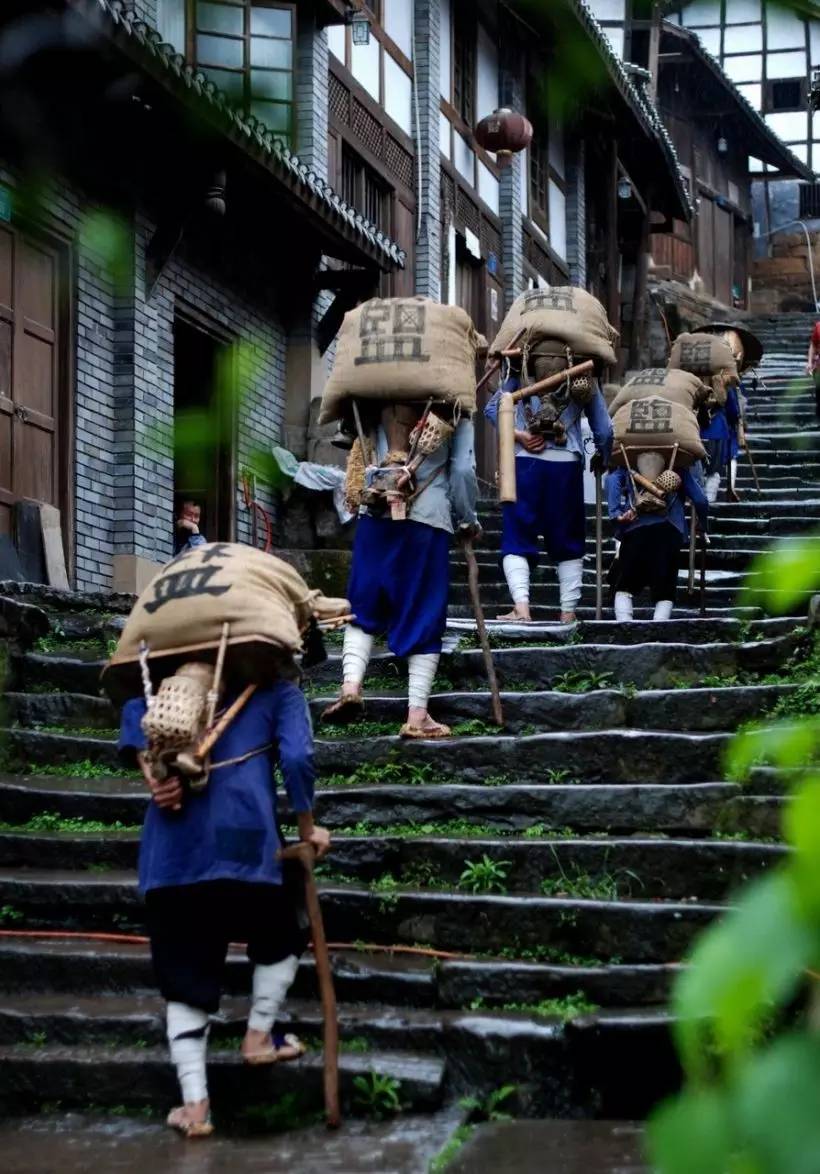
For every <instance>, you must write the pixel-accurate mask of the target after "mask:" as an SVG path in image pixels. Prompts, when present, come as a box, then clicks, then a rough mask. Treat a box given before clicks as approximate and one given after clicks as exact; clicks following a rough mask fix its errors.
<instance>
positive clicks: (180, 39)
mask: <svg viewBox="0 0 820 1174" xmlns="http://www.w3.org/2000/svg"><path fill="white" fill-rule="evenodd" d="M157 29H158V30H159V35H160V36H161V37H162V39H163V41H167V43H168V44H169V45H173V46H174V48H175V49H176V51H177V53H182V54H183V56H184V55H185V0H158V4H157Z"/></svg>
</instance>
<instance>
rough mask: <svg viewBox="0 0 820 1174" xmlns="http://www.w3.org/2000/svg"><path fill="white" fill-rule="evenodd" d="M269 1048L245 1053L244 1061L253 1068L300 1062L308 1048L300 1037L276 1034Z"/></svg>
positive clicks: (243, 1055) (272, 1037)
mask: <svg viewBox="0 0 820 1174" xmlns="http://www.w3.org/2000/svg"><path fill="white" fill-rule="evenodd" d="M270 1038H271V1046H270V1047H269V1048H260V1050H259V1051H258V1052H243V1053H242V1059H243V1060H244V1061H245V1063H246V1064H249V1065H250V1066H251V1068H258V1067H260V1066H261V1065H263V1064H284V1063H286V1062H287V1061H288V1060H298V1059H299V1057H300V1056H304V1054H305V1052H306V1051H307V1048H306V1047H305V1045H304V1044H303V1043H302V1041H301V1040H300V1039H299V1037H298V1035H291V1034H288V1035H282V1034H281V1033H280V1032H278V1031H277V1032H275V1033H274V1034H273V1035H272V1036H271V1037H270Z"/></svg>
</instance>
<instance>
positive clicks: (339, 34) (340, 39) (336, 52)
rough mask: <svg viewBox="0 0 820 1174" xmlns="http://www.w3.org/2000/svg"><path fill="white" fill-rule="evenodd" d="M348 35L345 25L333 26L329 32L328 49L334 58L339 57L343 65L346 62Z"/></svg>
mask: <svg viewBox="0 0 820 1174" xmlns="http://www.w3.org/2000/svg"><path fill="white" fill-rule="evenodd" d="M346 39H347V35H346V32H345V26H344V25H343V24H332V25H331V26H330V27H329V28H328V30H327V47H328V49H329V50H330V52H331V53H332V54H333V56H334V57H338V59H339V60H340V61H341V63H342V65H344V61H345V41H346Z"/></svg>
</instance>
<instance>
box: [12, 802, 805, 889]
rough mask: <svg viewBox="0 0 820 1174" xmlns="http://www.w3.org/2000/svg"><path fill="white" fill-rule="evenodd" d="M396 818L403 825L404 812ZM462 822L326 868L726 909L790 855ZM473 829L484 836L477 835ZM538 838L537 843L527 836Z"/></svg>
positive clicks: (57, 853)
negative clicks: (697, 902)
mask: <svg viewBox="0 0 820 1174" xmlns="http://www.w3.org/2000/svg"><path fill="white" fill-rule="evenodd" d="M397 816H398V819H399V820H401V815H400V813H397ZM462 822H463V824H464V829H463V830H461V829H458V830H453V831H452V832H451V833H448V834H446V835H445V834H442V833H441V832H440V831H438V830H437V829H436V825H435V824H420V825H419V824H417V825H403V826H404V827H406V828H407V829H408V833H407V834H402V835H395V834H392V833H391V831H390V829H386V830H384V831H383V832H382V833H381V834H380V835H378V836H375V837H374V835H373V834H372V831H371V829H370V825H367V834H365V833H364V832H363V833H362V834H361V835H356V834H353V835H349V834H346V833H345V831H344V829H343V828H335V829H334V841H333V850H332V854H331V857H330V862H329V867H330V869H331V870H332V873H333V875H339V876H344V877H345V878H347V879H349V880H354V881H356V882H358V883H361V884H370V883H373V882H377V881H378V880H379V878H380V877H383V876H385V875H390V876H392V877H394V878H395V879H396V880H398V881H399V883H402V884H406V883H410V882H409V881H408V879H407V878H408V877H409V878H410V880H412V878H414V877H429V882H430V884H431V885H434V886H435V885H443V886H446V887H448V888H454V889H457V888H459V887H460V885H459V880H460V877H461V876H462V873H463V872H464V870H465V869H466V868H468V867H469V866H470V865H471V864H479V863H480V862H481V861H482V860H485V859H490V860H492V861H494V862H498V863H499V865H500V866H501V867H502V872H506V876H505V877H504V881H503V887H504V888H506V890H507V891H508V892H510V893H515V892H522V893H547V895H550V896H572V895H578V896H603V895H608V894H611V895H612V897H615V896H617V897H618V898H621V897H633V898H641V899H650V898H656V897H657V898H664V899H668V898H677V899H680V900H689V899H693V898H699V899H701V900H708V901H715V900H716V901H720V900H724V899H725V898H726V897H727V894H728V893H729V892H730V891H731V889H733V888H734V887H736V886H737V885H739V884H741V883H743V882H745V881H747V880H749V879H751V878H752V877H753V876H756V875H758V873H760V872H762V871H764V870H765V869H767V868H768V867H770V866H771V865H772V864H774V863H776V862H777V861H778V860H779V859H780V858H781V857H782V856H783V854H784V853H785V851H786V849H785V848H784V847H783V846H781V845H776V844H759V843H753V842H748V843H747V842H735V841H732V840H722V839H718V840H709V839H696V840H672V839H668V838H664V837H661V838H655V837H653V838H650V839H640V838H636V837H632V838H628V839H619V838H617V837H604V838H599V839H579V840H574V839H570V838H568V835H569V833H566V834H564V835H562V836H561V837H560V838H557V839H556V838H550V832H549V830H548V829H546V828H545V827H543V826H541V827H539V826H538V825H531V827H530V829H529V831H528V833H527V834H526V835H525V836H521V835H516V836H506V837H500V838H499V837H495V838H493V837H492V835H491V834H490V835H488V834H487V831H486V830H485V829H484V828H483V827H482V825H480V824H478V823H475V822H473V821H462ZM444 826H446V825H444ZM411 827H415V829H416V830H415V832H414V834H409V831H410V828H411ZM471 828H473V829H475V830H476V831H478V830H479V829H480V830H481V835H480V836H477V835H475V833H474V832H473V831H471ZM354 831H355V825H354ZM532 831H535V832H536V833H538V834H537V835H535V836H534V835H531V834H530V833H531V832H532ZM425 832H426V833H427V834H425ZM138 846H139V837H138V834H137V833H133V834H124V833H121V834H116V833H114V834H112V833H106V834H104V835H69V834H64V835H42V834H39V833H37V834H35V833H30V834H22V835H14V834H10V833H7V832H4V833H0V854H2V860H3V865H4V867H5V868H19V869H27V868H37V869H54V870H56V871H61V872H71V871H89V870H94V871H97V872H100V873H104V872H105V871H106V870H108V869H112V870H115V871H125V870H128V869H135V868H136V864H137V851H138Z"/></svg>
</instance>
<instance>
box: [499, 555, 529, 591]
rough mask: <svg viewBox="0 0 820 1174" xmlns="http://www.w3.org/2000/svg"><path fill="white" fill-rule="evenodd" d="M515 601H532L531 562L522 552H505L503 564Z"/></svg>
mask: <svg viewBox="0 0 820 1174" xmlns="http://www.w3.org/2000/svg"><path fill="white" fill-rule="evenodd" d="M501 565H502V566H503V568H504V577H505V578H506V580H507V586H508V587H509V589H510V595H511V596H512V601H513V603H529V601H530V564H529V563H528V562H527V560H526V559H525V558H524V557H523V555H520V554H505V555H504V561H503V562H502V564H501Z"/></svg>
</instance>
